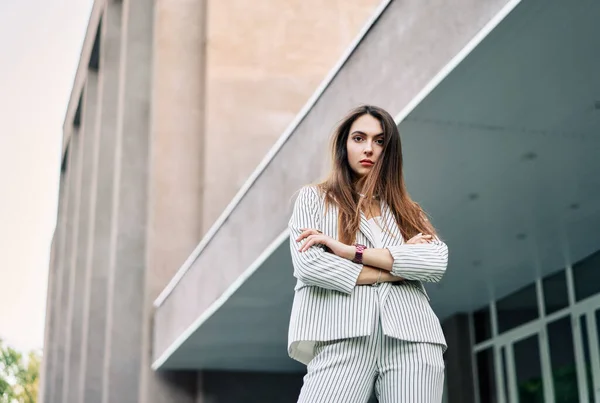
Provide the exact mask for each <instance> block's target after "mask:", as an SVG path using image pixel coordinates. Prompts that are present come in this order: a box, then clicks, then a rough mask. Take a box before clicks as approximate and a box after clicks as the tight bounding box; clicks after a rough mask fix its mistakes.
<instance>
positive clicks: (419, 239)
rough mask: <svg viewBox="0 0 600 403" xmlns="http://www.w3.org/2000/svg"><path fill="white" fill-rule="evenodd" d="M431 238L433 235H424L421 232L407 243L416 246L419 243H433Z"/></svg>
mask: <svg viewBox="0 0 600 403" xmlns="http://www.w3.org/2000/svg"><path fill="white" fill-rule="evenodd" d="M431 238H432V237H431V235H423V234H422V233H420V232H419V233H418V234H417V235H415V236H413V237H412V238H410V239H409V240H408V241H406V243H407V244H410V245H415V244H419V243H431V240H432V239H431Z"/></svg>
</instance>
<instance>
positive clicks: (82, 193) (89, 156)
mask: <svg viewBox="0 0 600 403" xmlns="http://www.w3.org/2000/svg"><path fill="white" fill-rule="evenodd" d="M97 99H98V74H97V73H96V72H95V71H91V70H90V71H88V76H87V79H86V84H85V89H84V96H83V108H82V127H81V131H80V138H81V139H80V141H81V144H80V150H81V157H82V159H81V171H80V173H79V175H80V177H79V181H80V185H79V203H78V205H79V207H78V213H77V214H78V222H77V226H76V228H75V234H76V236H77V240H76V247H75V248H74V250H73V255H72V267H71V279H70V291H69V295H70V300H69V310H68V315H69V319H70V320H69V322H68V323H69V324H70V326H68V327H67V346H68V347H67V351H68V354H67V356H66V366H65V381H66V382H65V383H64V385H65V391H66V394H65V395H64V400H63V401H64V402H78V401H79V390H80V379H81V378H80V374H81V371H82V367H81V364H82V362H81V360H82V336H83V322H84V318H83V314H84V310H83V305H84V301H85V295H84V291H85V289H86V287H85V279H86V273H87V262H88V246H89V245H88V237H89V227H90V224H91V221H90V199H91V196H92V186H91V185H92V174H93V168H94V167H93V163H94V154H95V150H94V146H95V145H96V139H95V137H96V130H95V128H96V117H97V112H98V103H97Z"/></svg>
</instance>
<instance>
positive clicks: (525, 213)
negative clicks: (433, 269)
mask: <svg viewBox="0 0 600 403" xmlns="http://www.w3.org/2000/svg"><path fill="white" fill-rule="evenodd" d="M483 3H485V4H483ZM380 11H381V15H380V16H379V17H378V18H375V19H374V20H373V21H372V24H371V25H370V27H369V29H367V30H365V32H364V34H363V35H362V36H361V38H360V40H359V41H357V43H356V47H355V48H354V49H353V51H352V52H350V53H349V54H348V56H347V57H346V58H345V59H344V60H343V62H342V63H341V64H340V65H339V66H338V68H337V70H336V71H335V74H332V75H331V76H330V77H329V78H328V80H327V81H326V82H325V83H324V85H323V87H322V88H321V89H320V91H319V92H318V94H317V96H316V97H315V98H313V100H311V103H309V104H308V105H307V107H306V108H305V110H304V111H303V112H302V113H301V115H300V116H299V118H298V119H297V120H296V122H294V124H293V125H292V126H291V127H290V129H289V130H288V132H287V133H286V134H284V136H283V137H282V139H281V141H280V142H279V143H278V144H277V145H276V146H275V147H274V149H273V150H272V152H271V153H270V155H268V156H267V159H265V161H263V164H261V166H260V167H259V169H258V170H257V171H256V172H255V174H254V175H253V177H252V178H251V180H250V181H249V182H248V183H247V184H246V186H245V187H244V189H242V191H241V192H240V193H239V194H238V196H237V197H236V199H235V200H234V201H233V202H232V204H231V205H230V206H229V207H228V209H227V211H226V212H225V213H224V215H223V216H222V217H221V219H220V220H219V221H218V222H217V224H215V226H214V227H213V229H211V231H210V232H209V234H208V236H207V237H206V238H205V239H204V240H203V241H202V243H201V244H200V245H199V247H198V248H197V249H196V251H194V253H193V254H192V255H191V256H190V259H188V262H186V264H185V265H184V266H183V267H182V270H181V271H180V272H179V273H178V275H177V276H176V277H175V279H174V280H173V282H172V283H171V284H170V286H169V287H168V288H167V289H166V290H165V292H164V293H163V294H162V295H161V297H159V299H158V300H157V302H156V313H155V322H154V350H153V359H154V364H153V368H154V369H217V370H218V369H227V370H257V371H258V370H260V371H299V370H302V367H301V366H300V365H298V364H296V363H295V362H293V361H292V360H290V359H289V358H288V357H287V354H286V340H287V325H288V319H289V313H290V309H291V301H292V297H293V286H294V283H295V281H294V278H293V277H292V274H291V273H292V268H291V260H290V256H289V245H288V237H287V232H286V225H287V221H288V219H289V215H290V212H291V206H292V204H291V200H292V199H293V195H294V192H295V191H296V190H297V189H298V188H299V187H300V186H302V185H303V184H306V183H310V182H314V181H315V180H317V179H318V178H320V177H321V175H322V174H323V173H324V172H325V170H326V169H327V164H326V161H325V159H324V156H325V150H327V142H328V135H329V132H330V129H331V127H332V121H331V119H332V117H335V116H342V115H343V114H344V112H345V111H346V110H348V109H350V108H351V107H353V106H355V105H356V104H358V103H361V102H365V103H373V104H377V105H380V106H382V107H384V108H386V109H388V110H389V111H391V112H393V113H396V114H397V115H396V118H397V122H398V123H399V127H400V131H401V135H402V140H403V148H404V155H405V176H406V181H407V184H408V188H409V191H410V192H411V195H412V197H413V198H414V199H415V200H417V201H419V202H420V203H421V205H422V206H423V207H424V208H425V209H426V210H427V211H428V212H429V213H430V214H431V216H432V217H433V220H434V224H435V225H436V227H438V229H439V230H440V232H441V235H442V237H443V238H444V239H445V240H446V242H447V243H448V245H449V247H450V265H449V269H448V273H447V275H446V277H445V278H444V280H443V281H442V282H441V283H439V284H435V285H431V286H429V287H428V289H429V291H430V294H431V296H432V306H433V308H434V309H435V311H436V312H437V314H438V315H439V317H440V318H441V319H442V320H443V319H444V318H446V317H448V316H450V315H452V314H454V313H456V312H464V311H467V312H468V311H471V310H474V309H477V308H479V307H481V306H483V305H485V304H486V303H487V302H489V300H490V299H491V298H499V297H502V296H504V295H507V294H509V293H510V292H513V291H514V290H516V289H518V288H520V287H522V286H524V285H526V284H528V283H530V282H531V281H533V280H534V279H535V278H536V277H538V276H543V275H546V274H550V273H552V272H554V271H557V270H559V269H561V268H563V267H564V266H565V265H569V264H572V263H573V262H575V261H577V260H579V259H581V258H583V257H584V256H586V255H588V254H590V253H592V252H594V251H595V250H596V249H597V248H598V246H599V245H600V231H598V228H599V226H600V176H599V175H598V173H600V158H598V155H599V153H600V136H599V135H598V132H599V130H600V110H599V109H600V105H599V104H598V100H600V98H598V97H600V78H599V77H598V76H597V74H596V72H597V71H600V55H599V54H598V53H597V52H596V51H595V50H596V49H597V48H598V45H599V43H598V42H599V40H600V39H599V38H600V27H599V26H598V24H596V20H595V18H594V16H595V15H598V12H599V11H600V4H598V3H597V2H594V1H592V0H588V1H583V2H578V3H577V5H575V4H574V3H570V2H569V3H568V2H560V1H551V2H547V1H541V0H540V1H527V2H522V3H520V2H504V1H497V2H479V1H460V2H453V3H452V7H449V6H448V8H445V6H442V5H440V6H439V9H437V8H436V9H435V10H431V9H429V8H427V7H426V6H424V5H423V3H420V2H418V1H408V2H393V3H391V4H389V5H384V6H382V9H381V10H380ZM407 16H410V18H408V17H407ZM431 27H435V29H431ZM397 66H402V68H397Z"/></svg>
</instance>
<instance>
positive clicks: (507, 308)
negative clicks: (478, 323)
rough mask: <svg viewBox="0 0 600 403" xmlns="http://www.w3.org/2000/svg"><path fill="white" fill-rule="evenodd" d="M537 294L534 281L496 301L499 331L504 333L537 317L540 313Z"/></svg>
mask: <svg viewBox="0 0 600 403" xmlns="http://www.w3.org/2000/svg"><path fill="white" fill-rule="evenodd" d="M536 295H537V293H536V291H535V283H534V284H531V285H528V286H527V287H524V288H521V289H520V290H518V291H516V292H514V293H512V294H510V295H509V296H507V297H504V298H502V299H501V300H499V301H498V302H497V303H496V310H497V312H498V332H499V333H502V332H505V331H507V330H510V329H512V328H514V327H516V326H519V325H522V324H524V323H527V322H530V321H532V320H534V319H537V318H538V315H539V313H538V304H537V296H536Z"/></svg>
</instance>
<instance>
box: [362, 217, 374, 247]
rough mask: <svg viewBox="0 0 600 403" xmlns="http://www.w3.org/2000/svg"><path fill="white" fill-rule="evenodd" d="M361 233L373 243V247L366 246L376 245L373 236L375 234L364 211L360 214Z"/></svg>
mask: <svg viewBox="0 0 600 403" xmlns="http://www.w3.org/2000/svg"><path fill="white" fill-rule="evenodd" d="M360 232H361V233H362V234H363V235H364V236H365V238H367V240H368V241H369V242H370V243H371V245H366V246H374V245H375V237H374V236H373V232H372V231H371V226H370V225H369V221H368V220H367V217H366V216H365V213H363V212H362V211H361V212H360Z"/></svg>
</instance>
